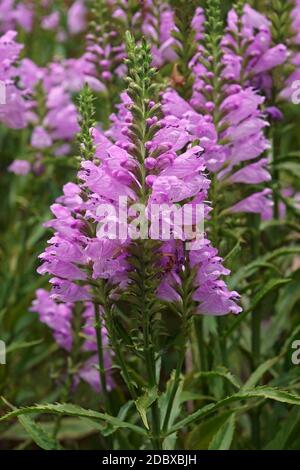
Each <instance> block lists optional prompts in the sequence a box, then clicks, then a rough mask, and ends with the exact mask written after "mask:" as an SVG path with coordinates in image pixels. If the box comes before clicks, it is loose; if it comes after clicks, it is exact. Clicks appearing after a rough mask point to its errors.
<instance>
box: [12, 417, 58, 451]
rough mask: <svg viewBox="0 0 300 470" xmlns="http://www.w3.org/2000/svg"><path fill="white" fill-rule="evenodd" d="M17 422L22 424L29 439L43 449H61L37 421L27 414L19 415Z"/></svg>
mask: <svg viewBox="0 0 300 470" xmlns="http://www.w3.org/2000/svg"><path fill="white" fill-rule="evenodd" d="M18 420H19V422H20V423H21V424H22V426H23V427H24V429H25V430H26V431H27V433H28V434H29V436H30V437H31V439H32V440H33V441H34V442H35V443H36V444H37V445H38V446H39V447H41V449H44V450H62V447H61V446H60V445H59V443H58V442H57V441H56V439H54V438H53V437H51V435H50V434H48V433H47V432H46V431H45V429H44V428H43V427H42V426H41V425H40V424H38V423H36V422H35V421H34V420H33V419H32V418H30V417H29V416H19V417H18Z"/></svg>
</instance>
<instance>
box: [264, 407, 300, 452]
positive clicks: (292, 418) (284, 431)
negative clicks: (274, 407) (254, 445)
mask: <svg viewBox="0 0 300 470" xmlns="http://www.w3.org/2000/svg"><path fill="white" fill-rule="evenodd" d="M299 416H300V410H299V408H297V407H295V408H293V409H292V410H291V411H290V413H289V415H288V418H287V419H286V420H285V421H284V422H283V423H282V424H281V426H280V428H279V431H278V432H277V434H276V436H275V437H274V439H272V441H271V442H269V444H268V445H267V446H266V447H265V450H283V449H285V448H286V445H287V443H288V440H289V438H290V436H291V434H292V433H293V431H294V429H295V428H296V427H297V426H298V424H299Z"/></svg>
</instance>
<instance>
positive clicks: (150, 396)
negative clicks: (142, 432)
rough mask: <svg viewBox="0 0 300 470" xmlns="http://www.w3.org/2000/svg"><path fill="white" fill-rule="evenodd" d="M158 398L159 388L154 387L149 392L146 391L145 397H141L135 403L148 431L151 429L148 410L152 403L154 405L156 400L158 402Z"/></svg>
mask: <svg viewBox="0 0 300 470" xmlns="http://www.w3.org/2000/svg"><path fill="white" fill-rule="evenodd" d="M157 397H158V391H157V387H153V388H150V389H149V390H146V392H145V393H144V395H142V396H141V397H139V398H138V399H137V400H136V402H135V406H136V408H137V410H138V412H139V413H140V416H141V418H142V421H143V423H144V426H145V427H146V428H147V429H149V424H148V421H147V410H148V408H150V406H151V405H152V403H154V402H155V400H157Z"/></svg>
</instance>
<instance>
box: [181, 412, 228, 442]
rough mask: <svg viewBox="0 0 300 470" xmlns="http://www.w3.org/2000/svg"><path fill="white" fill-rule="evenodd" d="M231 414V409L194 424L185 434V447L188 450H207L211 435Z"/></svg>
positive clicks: (212, 435)
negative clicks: (196, 424)
mask: <svg viewBox="0 0 300 470" xmlns="http://www.w3.org/2000/svg"><path fill="white" fill-rule="evenodd" d="M231 415H232V411H225V412H224V413H222V414H219V415H217V416H214V417H213V418H209V419H207V420H205V421H203V422H201V423H200V424H199V425H198V426H195V427H194V428H193V429H192V431H191V432H190V433H189V434H188V435H187V439H186V443H185V447H186V449H188V450H207V449H208V448H209V444H210V442H211V440H212V439H213V437H214V436H215V435H216V433H217V432H218V430H219V429H221V428H222V426H223V425H224V423H226V421H227V420H228V418H229V417H230V416H231Z"/></svg>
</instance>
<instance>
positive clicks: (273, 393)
mask: <svg viewBox="0 0 300 470" xmlns="http://www.w3.org/2000/svg"><path fill="white" fill-rule="evenodd" d="M252 398H264V399H269V400H275V401H278V402H281V403H288V404H290V405H298V406H299V405H300V396H299V395H293V394H292V393H289V392H286V391H285V390H280V389H277V388H272V387H256V388H253V389H242V390H240V391H239V392H237V393H236V394H234V395H231V396H230V397H227V398H224V399H223V400H220V401H219V402H218V403H215V404H209V405H206V406H204V407H203V408H200V409H199V410H197V411H195V413H193V414H191V415H190V416H187V417H186V418H185V419H183V420H181V421H179V422H178V423H177V424H175V425H174V426H173V427H172V428H171V429H170V430H169V431H168V433H169V434H172V433H173V432H176V431H178V430H179V429H182V428H183V427H184V426H187V425H189V424H191V423H193V422H194V421H197V420H198V419H200V418H204V417H206V416H208V415H209V414H211V413H213V412H215V411H217V410H218V409H219V408H222V407H223V406H227V405H230V404H231V403H234V402H236V401H240V400H248V399H252Z"/></svg>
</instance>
